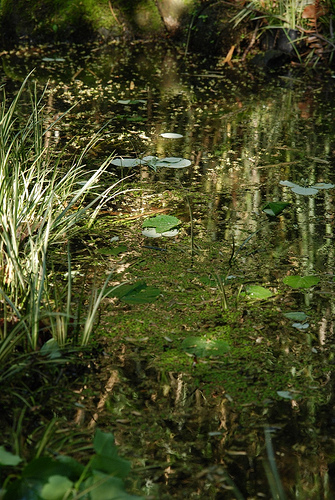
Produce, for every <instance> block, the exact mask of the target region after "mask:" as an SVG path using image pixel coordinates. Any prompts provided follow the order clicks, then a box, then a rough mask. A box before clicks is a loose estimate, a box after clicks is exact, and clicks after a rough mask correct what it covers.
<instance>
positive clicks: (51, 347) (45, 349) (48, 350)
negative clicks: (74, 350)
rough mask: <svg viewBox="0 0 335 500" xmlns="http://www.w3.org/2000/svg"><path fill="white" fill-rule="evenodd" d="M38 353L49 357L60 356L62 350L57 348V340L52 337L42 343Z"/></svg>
mask: <svg viewBox="0 0 335 500" xmlns="http://www.w3.org/2000/svg"><path fill="white" fill-rule="evenodd" d="M40 353H41V354H42V356H48V357H49V359H56V358H61V357H62V351H61V350H60V348H59V345H58V342H57V340H56V339H54V338H52V339H49V340H47V342H45V344H43V345H42V347H41V350H40Z"/></svg>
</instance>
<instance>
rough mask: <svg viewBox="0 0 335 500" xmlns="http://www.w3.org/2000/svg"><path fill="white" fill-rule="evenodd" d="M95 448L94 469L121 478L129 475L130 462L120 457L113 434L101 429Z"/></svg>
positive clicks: (92, 463)
mask: <svg viewBox="0 0 335 500" xmlns="http://www.w3.org/2000/svg"><path fill="white" fill-rule="evenodd" d="M93 446H94V450H95V451H96V455H95V456H94V457H93V458H92V461H91V468H92V469H96V470H99V471H102V472H104V473H107V474H110V475H112V476H117V477H120V478H123V477H126V476H127V475H128V473H129V471H130V468H131V464H130V462H129V461H128V460H124V459H123V458H120V457H119V456H118V450H117V446H116V445H115V443H114V436H113V434H111V433H109V432H108V433H107V432H102V431H101V430H100V429H97V432H96V434H95V436H94V442H93Z"/></svg>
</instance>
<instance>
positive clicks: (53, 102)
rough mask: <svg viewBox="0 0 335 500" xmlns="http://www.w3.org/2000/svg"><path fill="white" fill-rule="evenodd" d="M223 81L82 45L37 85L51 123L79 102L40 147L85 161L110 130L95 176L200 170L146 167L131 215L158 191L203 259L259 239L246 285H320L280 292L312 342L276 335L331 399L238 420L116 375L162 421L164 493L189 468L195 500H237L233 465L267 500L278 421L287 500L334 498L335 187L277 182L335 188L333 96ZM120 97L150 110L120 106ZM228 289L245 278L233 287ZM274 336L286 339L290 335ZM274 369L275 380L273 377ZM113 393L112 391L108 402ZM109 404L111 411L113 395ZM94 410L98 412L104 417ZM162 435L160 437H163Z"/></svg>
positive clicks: (221, 397) (161, 379)
mask: <svg viewBox="0 0 335 500" xmlns="http://www.w3.org/2000/svg"><path fill="white" fill-rule="evenodd" d="M38 57H39V56H38V55H35V56H34V57H33V56H31V57H30V58H27V59H26V60H25V61H24V64H23V65H22V61H18V62H17V64H16V65H14V66H13V67H12V66H11V63H12V62H13V60H14V59H15V58H12V60H11V59H10V57H8V58H7V59H6V64H5V66H4V69H3V75H4V74H6V75H7V76H6V78H7V80H10V78H11V77H12V76H13V75H14V76H18V77H20V75H21V74H24V76H25V74H26V72H28V70H29V69H31V67H32V66H34V65H36V63H37V61H39V62H41V59H38ZM14 62H15V61H14ZM8 68H10V69H11V71H9V69H8ZM223 71H226V70H222V71H221V72H215V71H213V70H211V73H209V72H206V71H205V70H204V71H203V72H201V71H199V69H198V68H197V67H196V66H194V67H192V65H189V66H188V67H186V66H185V62H184V61H183V60H182V58H181V57H180V56H179V54H178V53H175V52H173V51H172V50H170V51H169V52H168V53H167V52H166V50H165V49H161V48H157V51H155V50H153V49H152V48H149V50H146V49H143V48H140V47H137V46H134V47H132V48H131V50H130V49H129V48H124V47H121V46H111V47H110V49H108V50H103V49H100V48H99V47H95V48H94V51H93V50H92V51H90V52H89V51H87V50H86V51H84V50H83V53H82V54H81V56H80V58H78V59H71V64H70V65H68V66H65V65H61V64H59V63H57V62H56V61H55V63H54V65H53V66H50V65H49V66H48V65H47V64H44V65H42V64H40V65H38V67H37V69H36V71H35V75H36V77H37V78H38V79H39V80H40V81H41V82H44V81H45V80H46V79H48V78H50V77H51V81H50V84H49V90H48V99H49V100H48V106H47V108H46V115H47V117H46V120H47V122H48V123H49V122H50V120H52V119H53V120H54V119H55V118H56V117H58V116H59V115H60V114H61V113H63V112H64V111H65V110H66V109H67V108H68V107H69V106H71V105H73V104H74V103H75V102H76V101H78V104H77V105H76V107H75V108H73V110H71V111H70V112H69V113H68V114H67V115H66V116H65V117H64V120H62V122H59V124H58V126H57V129H55V130H57V134H56V135H53V136H52V135H47V136H46V141H47V142H46V144H51V143H52V144H53V147H55V148H60V149H61V148H62V147H63V145H64V143H65V142H66V141H67V140H68V139H73V146H72V147H73V149H74V150H76V149H77V148H80V147H81V145H82V144H83V143H84V142H85V141H86V139H87V136H91V135H92V133H93V132H94V131H97V130H98V129H99V128H100V127H101V126H102V125H104V124H105V123H106V122H108V125H107V126H106V128H105V129H104V131H103V135H102V140H101V141H100V142H99V143H98V144H97V145H96V147H95V149H94V150H93V151H92V153H91V156H90V165H89V167H91V166H94V165H95V164H96V163H100V162H101V159H103V158H105V157H106V156H107V154H108V153H110V152H111V151H115V153H116V155H118V156H119V155H124V156H129V157H132V158H136V157H143V156H148V155H154V156H158V157H160V158H162V157H172V156H173V157H174V156H175V157H182V158H186V159H190V160H191V161H192V166H191V167H188V168H185V169H180V170H179V169H178V171H177V170H173V169H168V168H161V169H158V170H157V172H154V171H153V170H152V169H150V168H149V167H148V166H140V167H136V169H134V170H133V171H134V172H138V174H137V176H136V187H140V188H141V190H142V191H141V192H142V195H138V196H137V197H136V198H134V199H133V206H132V208H133V209H134V210H136V209H138V213H142V212H143V209H144V208H145V207H146V206H148V204H149V202H148V193H150V194H152V193H156V194H157V200H158V201H157V207H155V208H158V209H161V208H164V209H166V210H167V211H168V212H169V213H171V214H173V215H178V216H179V217H180V218H181V219H182V220H183V221H184V222H185V225H186V226H187V224H189V226H187V230H188V232H187V230H185V239H187V238H189V236H190V234H191V233H190V230H189V227H190V224H191V227H192V231H193V233H192V235H193V237H194V242H195V245H197V246H198V247H199V248H200V250H201V249H202V247H204V246H205V243H206V244H208V245H209V246H210V245H214V243H215V244H219V243H220V244H221V243H222V248H221V250H222V255H221V257H222V259H221V260H222V262H223V263H224V264H225V265H227V261H228V258H229V255H230V253H231V248H232V245H235V248H236V249H239V248H240V247H241V246H242V245H243V243H244V242H245V241H246V240H247V239H248V238H249V236H250V235H252V234H255V236H254V237H253V238H251V239H250V240H249V241H248V244H247V245H245V247H243V252H241V254H240V255H239V260H238V261H237V264H236V267H235V269H234V272H235V273H236V274H237V275H239V276H242V277H243V278H245V277H247V278H248V281H249V282H251V283H257V284H263V285H265V286H267V287H271V288H272V290H274V292H275V293H277V292H278V293H280V292H281V291H282V289H283V288H284V285H283V283H282V278H283V277H284V276H286V275H288V274H300V275H310V274H317V275H319V276H320V277H321V282H320V285H319V286H318V287H316V288H315V289H312V290H307V291H302V292H301V291H299V290H291V289H288V288H287V289H286V290H285V293H286V294H285V297H284V298H282V299H280V300H281V301H282V304H281V307H282V309H283V310H286V309H288V310H290V307H299V308H302V310H307V311H308V313H309V314H310V315H311V317H312V321H313V320H314V318H316V319H315V321H314V323H315V324H314V325H313V328H312V329H311V333H309V331H307V332H306V333H305V334H304V335H305V337H303V340H301V338H302V337H299V340H298V341H297V342H296V343H295V344H294V345H292V342H291V339H285V338H284V339H281V348H282V350H283V352H285V354H287V356H289V355H290V353H292V351H294V352H299V349H303V348H305V347H306V345H307V346H308V347H309V348H310V352H309V356H310V365H308V366H306V367H305V371H304V373H302V374H299V376H301V377H306V378H307V379H308V378H310V381H311V385H313V384H315V383H318V384H319V385H320V387H321V386H322V385H324V386H326V390H325V393H326V394H327V398H328V399H327V398H326V400H323V401H320V399H321V398H320V397H319V395H316V396H315V397H311V396H310V395H309V396H308V397H306V398H305V399H304V398H303V397H302V399H301V400H299V401H297V400H295V399H288V400H287V401H283V402H277V403H275V402H274V401H269V402H268V403H265V404H259V405H258V406H257V405H256V406H255V407H252V409H251V410H250V407H243V408H242V410H241V411H240V412H239V413H237V412H236V411H234V410H232V409H231V406H230V405H229V394H228V395H227V394H226V393H225V388H224V387H223V388H221V392H219V391H217V393H216V394H215V395H214V396H215V397H214V396H213V394H212V395H211V398H210V399H206V396H205V395H204V394H203V393H202V392H201V390H200V389H198V388H197V389H194V385H193V384H192V380H191V381H190V380H189V379H186V378H185V375H184V374H183V373H172V372H171V373H168V374H162V373H160V372H159V373H158V372H155V374H154V376H155V377H156V378H157V380H155V381H154V382H153V376H152V373H150V367H145V369H144V370H143V369H142V370H143V371H146V370H147V372H148V373H147V374H145V375H146V379H145V381H143V380H142V378H141V377H139V376H138V375H139V374H138V372H136V374H137V378H136V377H135V376H134V373H132V370H131V369H130V368H127V366H124V365H122V364H121V367H120V368H119V369H120V370H121V371H122V370H123V373H124V375H125V377H127V379H128V380H129V381H130V382H129V385H130V386H131V388H132V389H133V390H134V393H136V394H137V396H136V397H139V398H140V400H139V403H138V408H135V410H136V411H142V410H141V408H143V407H146V408H149V409H150V411H152V415H153V416H154V419H153V420H152V422H151V424H152V428H153V429H154V431H155V432H156V427H157V428H159V430H157V436H158V437H157V440H152V441H150V432H152V428H151V429H150V431H148V429H146V430H143V432H142V431H141V432H142V434H141V436H140V440H141V445H142V446H143V447H145V446H147V448H148V449H149V452H148V454H149V455H150V456H151V459H152V461H153V463H155V462H158V463H161V462H164V463H166V467H165V469H164V474H163V475H162V477H158V481H161V482H162V484H164V485H165V486H164V488H165V489H164V491H165V492H166V495H168V492H169V490H172V491H173V492H176V491H177V492H178V486H179V485H180V484H183V485H184V486H185V487H186V488H187V491H192V486H191V485H190V483H191V480H192V479H191V478H192V476H194V473H193V471H192V473H191V472H190V468H191V466H190V463H191V464H192V466H194V465H196V469H195V470H196V473H197V475H196V477H195V479H194V481H195V483H196V485H197V488H198V490H197V489H196V488H194V490H193V492H194V494H192V497H194V498H203V495H204V491H205V492H206V493H205V494H206V495H207V496H208V497H209V498H213V499H214V498H215V499H219V498H235V497H236V491H235V490H234V488H233V486H232V485H231V484H229V481H228V479H227V476H226V475H225V471H227V470H228V471H229V473H230V476H231V477H232V478H233V479H234V482H235V484H236V486H237V487H238V488H239V489H240V490H241V493H242V495H243V496H244V497H245V498H256V497H263V498H264V497H265V498H268V495H269V486H268V485H269V482H270V484H271V480H275V478H274V477H273V474H274V473H273V470H272V469H271V464H270V458H269V453H267V454H266V453H265V452H264V450H265V449H266V443H265V435H264V428H267V426H270V427H271V429H272V433H271V440H272V446H273V450H274V454H275V458H276V464H277V467H278V471H279V475H280V478H281V480H282V483H283V486H284V488H285V490H286V492H287V495H288V496H289V498H302V499H306V498H309V499H315V500H317V499H321V498H322V499H330V498H333V493H332V492H334V491H335V484H334V479H333V478H332V475H333V473H334V468H333V465H332V463H330V462H331V461H332V460H333V454H334V450H333V444H334V421H333V418H332V417H331V415H332V414H333V410H334V401H333V380H332V379H333V374H332V365H331V363H332V358H333V354H334V353H333V351H332V347H331V340H332V335H333V317H334V314H335V305H334V300H333V296H334V274H333V273H334V244H333V240H334V210H335V208H334V192H335V191H334V189H330V190H323V191H320V192H319V193H318V194H317V195H315V196H301V195H297V194H295V193H293V192H292V191H291V190H290V189H289V188H286V187H283V186H281V185H280V181H282V180H288V181H291V182H295V183H297V184H300V185H303V184H306V185H313V184H315V183H316V182H325V183H334V182H335V173H334V161H335V159H334V151H335V145H334V137H335V134H334V132H335V123H334V120H333V116H334V109H333V108H334V104H333V103H334V102H335V101H334V93H333V89H332V88H331V87H327V89H325V90H323V89H322V88H320V89H317V88H316V87H315V84H314V82H308V84H305V83H304V82H302V81H300V80H298V79H296V80H294V79H291V80H287V79H280V78H279V77H278V76H276V77H275V78H274V79H270V78H268V79H265V80H264V81H263V84H262V86H258V85H259V84H257V83H255V82H254V81H253V75H252V74H250V73H248V72H245V73H243V72H242V71H239V70H236V73H233V72H231V71H230V70H229V73H223ZM11 75H12V76H11ZM13 86H14V85H13ZM257 87H258V88H257ZM125 99H137V100H141V101H143V100H144V101H145V103H143V102H139V103H137V104H128V105H127V104H126V105H125V104H122V103H120V102H119V101H120V100H125ZM166 132H175V133H180V134H182V135H183V138H181V139H178V140H170V139H166V138H164V137H161V135H160V134H162V133H166ZM78 135H79V137H78V138H76V137H77V136H78ZM80 136H81V137H80ZM112 168H113V169H114V170H115V175H118V176H121V175H124V172H121V170H120V169H118V168H117V167H113V166H111V169H112ZM158 195H159V196H158ZM269 201H285V202H289V203H290V207H289V208H288V209H286V210H285V212H283V214H281V215H280V216H279V217H278V218H276V219H275V220H271V219H269V217H268V216H266V215H265V214H264V213H263V212H262V207H263V206H264V205H265V203H266V202H269ZM188 205H189V206H188ZM152 206H153V205H152V204H150V207H152ZM208 242H209V243H208ZM185 246H186V244H185ZM206 248H208V247H206ZM210 248H212V249H213V248H214V246H212V247H211V246H210ZM216 248H219V245H218V246H217V247H215V249H216ZM200 250H199V253H200ZM203 255H205V257H203ZM207 255H210V252H209V251H208V253H207V254H205V252H203V253H202V254H201V253H200V257H199V260H200V259H201V258H203V259H206V258H207ZM211 257H212V256H211ZM221 257H219V258H221ZM216 258H217V257H216ZM234 286H236V288H237V286H240V283H238V284H237V285H234V283H232V287H234ZM278 330H279V331H278V333H277V336H278V337H280V326H279V327H278ZM300 333H301V332H299V335H300ZM292 335H293V334H292ZM301 335H302V334H301ZM264 337H266V334H264ZM302 346H303V347H302ZM313 349H314V350H313ZM323 352H324V353H326V354H325V359H324V363H329V365H330V366H329V375H328V379H324V378H323V376H324V374H323V373H317V374H316V375H315V373H313V370H317V369H318V368H314V358H313V356H317V355H318V353H323ZM328 353H329V354H328ZM125 357H126V356H125ZM130 358H131V356H130ZM141 361H142V360H141ZM128 362H129V360H128ZM276 362H278V359H276V360H275V361H273V363H274V364H275V363H276ZM293 368H294V367H293ZM293 368H292V369H293ZM271 369H272V368H271ZM243 370H245V371H243ZM248 370H249V371H250V373H249V371H248ZM273 373H274V376H275V373H276V372H275V368H273ZM113 375H115V379H113V381H114V382H115V381H116V380H117V377H118V376H117V373H116V372H114V371H113ZM292 376H293V375H292ZM241 377H245V379H246V384H251V385H252V384H253V383H255V384H256V382H257V383H258V382H259V380H260V379H261V377H262V374H259V373H253V372H252V371H251V368H250V367H249V366H248V367H247V368H241ZM315 380H316V382H315ZM114 382H113V387H112V389H113V391H114V389H115V387H114ZM115 384H116V382H115ZM112 389H110V390H109V389H108V388H107V389H106V390H105V391H104V393H103V394H105V395H106V398H107V396H108V397H109V396H110V392H112ZM320 391H321V389H320ZM148 394H150V398H149V397H148ZM138 395H139V396H138ZM113 397H115V400H112V403H113V404H114V406H113V404H112V403H111V406H110V407H109V411H110V413H112V414H113V411H116V409H118V411H120V413H122V410H120V409H119V407H118V398H119V400H120V398H121V396H120V395H116V396H113ZM127 397H128V396H127ZM141 398H142V399H141ZM126 399H127V398H126V396H125V400H126ZM130 399H131V398H130V396H129V400H130ZM148 399H149V400H148ZM101 401H103V402H104V403H105V399H104V398H103V396H102V397H101ZM321 403H322V404H321ZM122 404H125V403H124V401H123V403H122ZM120 406H121V404H120ZM115 408H116V409H115ZM98 410H99V411H98ZM135 410H134V411H135ZM100 411H101V407H99V406H98V408H97V413H99V419H100V418H101V417H100ZM106 425H107V423H106ZM161 429H164V430H165V436H164V439H163V438H162V436H161V434H160V432H161ZM133 431H134V433H135V429H130V430H127V429H126V428H124V427H123V428H121V429H119V431H118V437H119V439H120V440H121V441H122V440H124V442H125V443H132V444H133V442H134V439H133V437H132V433H133ZM148 442H150V446H149V445H148ZM167 443H168V445H169V448H167ZM329 457H330V458H329ZM262 462H263V463H262ZM156 480H157V476H156ZM260 483H261V484H260ZM199 488H204V489H203V490H202V491H200V490H199ZM199 491H200V492H199ZM164 498H169V497H168V496H166V497H164ZM190 498H191V497H190Z"/></svg>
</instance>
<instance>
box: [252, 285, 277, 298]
mask: <svg viewBox="0 0 335 500" xmlns="http://www.w3.org/2000/svg"><path fill="white" fill-rule="evenodd" d="M246 293H247V295H249V297H250V298H252V299H259V300H264V299H268V298H269V297H272V292H271V291H270V290H268V289H267V288H264V287H263V286H260V285H249V286H247V287H246Z"/></svg>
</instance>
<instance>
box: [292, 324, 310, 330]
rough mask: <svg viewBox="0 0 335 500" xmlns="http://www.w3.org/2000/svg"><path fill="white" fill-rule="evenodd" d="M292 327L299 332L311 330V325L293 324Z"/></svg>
mask: <svg viewBox="0 0 335 500" xmlns="http://www.w3.org/2000/svg"><path fill="white" fill-rule="evenodd" d="M292 326H293V328H297V329H298V330H306V329H307V328H309V323H292Z"/></svg>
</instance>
